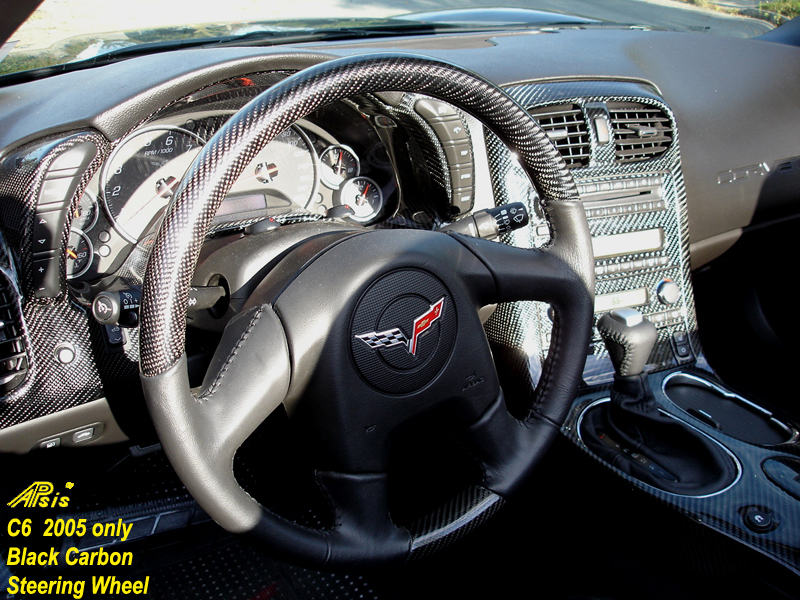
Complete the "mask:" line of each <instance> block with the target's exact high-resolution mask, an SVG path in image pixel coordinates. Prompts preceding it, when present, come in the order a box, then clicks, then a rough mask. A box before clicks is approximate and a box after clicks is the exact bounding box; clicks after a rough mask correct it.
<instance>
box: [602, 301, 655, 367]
mask: <svg viewBox="0 0 800 600" xmlns="http://www.w3.org/2000/svg"><path fill="white" fill-rule="evenodd" d="M597 330H598V331H599V332H600V335H601V336H602V337H603V342H605V344H606V348H607V349H608V355H609V356H610V357H611V363H612V364H613V365H614V370H615V371H616V372H617V375H618V376H620V377H631V376H635V375H640V374H641V373H642V371H644V366H645V365H646V364H647V359H648V358H649V357H650V352H652V351H653V346H655V343H656V339H657V337H658V332H657V331H656V326H655V325H653V324H652V323H651V322H650V321H648V320H647V319H645V318H644V317H643V316H642V313H640V312H639V311H638V310H635V309H633V308H618V309H615V310H612V311H611V312H610V313H606V314H604V315H603V316H602V317H600V318H599V319H598V321H597Z"/></svg>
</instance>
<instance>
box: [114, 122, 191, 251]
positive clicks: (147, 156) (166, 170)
mask: <svg viewBox="0 0 800 600" xmlns="http://www.w3.org/2000/svg"><path fill="white" fill-rule="evenodd" d="M204 143H205V142H204V140H203V139H202V138H200V137H199V136H198V135H196V134H194V133H192V132H191V131H188V130H186V129H180V128H177V127H151V128H148V129H143V130H141V131H138V132H136V133H134V134H133V135H131V136H129V137H128V138H126V139H125V140H123V142H122V143H121V144H120V145H119V146H118V147H117V149H116V150H115V151H114V152H113V153H112V154H111V156H110V157H109V160H108V161H107V162H106V165H105V168H104V170H103V174H102V180H101V189H102V192H103V202H104V204H105V207H106V211H107V212H108V216H109V218H110V219H111V221H112V223H113V225H114V227H115V229H116V230H117V231H118V232H119V233H120V235H121V236H122V237H124V238H125V239H126V240H128V241H129V242H131V243H133V244H135V243H136V241H137V240H138V239H139V237H140V236H141V235H142V234H143V233H145V232H146V231H148V230H149V229H150V227H151V226H152V225H153V224H154V222H155V221H156V220H157V219H158V218H160V217H161V213H162V211H163V208H164V207H165V206H166V205H167V203H168V202H169V200H170V199H171V198H172V194H173V193H174V191H175V188H176V187H177V185H178V183H179V182H180V180H181V178H182V177H183V174H184V173H185V172H186V170H187V169H188V168H189V165H191V164H192V161H193V160H194V158H195V157H196V156H197V154H198V153H199V152H200V148H201V147H202V146H203V144H204Z"/></svg>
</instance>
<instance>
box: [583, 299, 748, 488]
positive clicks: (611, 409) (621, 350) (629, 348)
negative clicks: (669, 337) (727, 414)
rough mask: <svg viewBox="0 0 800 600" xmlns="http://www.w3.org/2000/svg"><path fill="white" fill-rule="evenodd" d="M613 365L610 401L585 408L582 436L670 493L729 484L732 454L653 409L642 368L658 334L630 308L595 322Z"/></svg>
mask: <svg viewBox="0 0 800 600" xmlns="http://www.w3.org/2000/svg"><path fill="white" fill-rule="evenodd" d="M597 329H598V331H599V332H600V335H601V336H602V337H603V341H604V342H605V344H606V348H607V349H608V354H609V357H610V358H611V362H612V364H613V365H614V370H615V375H614V385H613V388H612V390H611V401H610V402H608V403H606V404H601V405H598V406H596V407H595V408H594V409H591V410H588V411H587V413H586V415H585V417H584V419H583V424H582V437H583V439H584V441H585V442H586V444H587V446H589V447H590V448H591V449H592V450H593V451H595V453H597V454H598V455H599V456H601V457H602V458H604V459H605V460H607V461H608V462H609V463H611V464H612V465H613V466H615V467H616V468H618V469H620V470H621V471H623V472H625V473H627V474H629V475H631V476H633V477H635V478H637V479H639V480H641V481H644V482H646V483H649V484H650V485H653V486H655V487H658V488H660V489H662V490H665V491H668V492H672V493H675V494H686V495H692V496H694V495H703V494H708V493H712V492H714V491H718V490H720V489H722V488H724V487H725V486H727V485H728V484H730V483H731V482H732V481H733V479H734V478H735V475H736V466H735V464H734V463H733V461H732V459H731V458H730V457H729V456H728V455H727V454H726V453H725V452H724V451H723V449H722V448H721V447H720V446H718V445H717V444H716V443H715V442H713V441H712V440H711V439H709V438H707V437H706V436H705V435H703V434H702V433H700V432H699V431H697V430H696V429H694V428H693V427H691V426H689V425H688V424H686V423H684V422H683V421H681V420H678V419H676V418H673V417H671V416H669V415H667V414H665V413H663V412H662V411H661V410H659V407H658V403H657V402H656V399H655V396H654V394H653V389H652V388H651V386H650V382H649V381H648V376H647V374H646V373H644V368H645V365H646V364H647V359H648V358H649V356H650V353H651V352H652V350H653V347H654V345H655V343H656V341H657V338H658V332H657V330H656V328H655V325H653V324H652V323H651V322H650V321H648V320H647V319H645V318H644V317H643V316H642V314H641V313H639V312H638V311H636V310H634V309H630V308H625V309H617V310H614V311H612V312H610V313H608V314H605V315H603V316H602V317H600V319H599V320H598V322H597Z"/></svg>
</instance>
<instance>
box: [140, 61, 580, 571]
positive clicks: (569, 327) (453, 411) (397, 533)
mask: <svg viewBox="0 0 800 600" xmlns="http://www.w3.org/2000/svg"><path fill="white" fill-rule="evenodd" d="M378 91H399V92H415V93H420V94H425V95H429V96H433V97H435V98H439V99H441V100H444V101H447V102H450V103H451V104H454V105H455V106H457V107H459V108H461V109H462V110H464V111H466V112H468V113H470V114H472V115H474V116H475V117H476V118H478V119H479V120H481V121H482V122H483V123H484V124H485V125H486V126H487V127H489V128H490V129H491V130H492V131H494V132H495V133H496V134H497V135H498V136H499V137H500V139H501V140H503V141H504V142H505V143H506V144H507V145H508V146H509V147H510V148H511V149H512V150H513V151H514V152H515V153H516V154H517V156H518V157H519V160H520V162H521V164H522V165H523V167H524V168H525V170H526V171H527V173H528V174H529V176H530V178H531V179H532V181H533V183H534V184H535V185H536V187H537V189H538V190H539V192H540V195H541V197H542V205H543V208H544V211H545V212H546V214H547V216H548V220H549V224H550V228H551V231H552V237H553V241H552V243H551V244H550V246H549V247H548V248H546V249H542V250H529V249H520V248H514V247H510V246H507V245H504V244H500V243H496V242H488V241H484V240H480V239H474V238H469V237H466V236H461V235H457V234H448V233H443V232H433V231H418V230H377V231H369V230H358V229H357V228H352V229H353V230H351V231H338V232H335V233H332V234H330V235H316V236H314V237H311V238H309V239H308V240H306V241H304V242H302V243H300V244H298V245H297V246H296V247H295V248H294V249H293V250H291V251H290V252H288V253H287V255H286V256H285V258H283V260H282V261H281V262H280V263H279V264H278V266H276V267H275V268H274V269H273V270H272V271H271V272H270V273H269V274H268V275H267V276H266V277H265V279H264V280H263V281H262V282H261V284H260V285H259V286H258V288H257V289H256V291H255V292H254V293H253V295H252V296H251V298H250V299H249V300H248V303H247V304H246V305H245V308H244V309H243V310H242V311H241V312H240V313H239V314H238V315H237V316H236V317H234V318H233V319H232V320H231V321H230V322H229V323H228V325H227V327H226V329H225V331H224V332H223V335H222V339H221V342H220V344H219V347H218V349H217V351H216V353H215V355H214V357H213V359H212V362H211V365H210V367H209V370H208V374H207V375H206V379H205V381H204V384H203V386H202V389H201V390H199V391H198V390H192V389H190V386H189V380H188V375H187V360H186V356H185V352H184V345H185V332H186V310H187V303H188V291H189V285H190V282H191V279H192V275H193V271H194V267H195V263H196V261H197V257H198V254H199V251H200V248H201V245H202V244H203V240H204V237H205V233H206V231H207V229H208V226H209V224H210V223H211V220H212V219H213V217H214V214H215V212H216V210H217V207H218V206H219V205H220V203H221V202H222V200H223V198H224V197H225V195H226V193H227V191H228V189H229V188H230V187H231V185H232V184H233V182H234V181H236V179H237V178H238V176H239V175H240V174H241V173H242V171H243V170H244V168H245V167H246V166H247V165H248V164H249V163H250V161H251V159H252V158H253V157H254V156H255V155H256V154H257V153H258V152H259V151H260V150H261V149H262V148H263V147H264V146H266V145H267V144H268V143H269V142H270V141H271V140H272V139H274V138H275V137H276V136H277V135H278V134H279V133H280V132H282V131H283V130H285V129H286V128H287V127H288V126H289V125H291V124H292V123H293V122H294V121H296V120H297V119H298V118H300V117H303V116H304V115H306V114H308V113H310V112H311V111H313V110H314V109H316V108H318V107H320V106H323V105H325V104H328V103H330V102H333V101H336V100H340V99H343V98H346V97H349V96H353V95H356V94H364V93H370V92H378ZM593 287H594V267H593V259H592V253H591V243H590V236H589V232H588V226H587V224H586V218H585V215H584V212H583V208H582V206H581V205H580V203H579V201H578V200H577V191H576V188H575V184H574V181H573V180H572V176H571V174H570V172H569V170H568V169H567V167H566V165H565V163H564V161H563V160H562V158H561V156H560V154H559V153H558V152H557V151H556V149H555V148H554V147H553V145H552V144H551V143H550V142H549V140H548V139H547V137H546V135H545V134H544V133H543V132H542V130H541V129H540V128H539V126H538V125H537V124H536V123H535V122H534V121H533V119H532V118H531V117H530V116H529V115H528V114H527V113H526V112H525V110H524V109H522V108H521V107H520V106H519V105H518V104H516V103H515V102H514V101H513V100H511V99H510V98H509V97H508V96H507V95H506V94H505V93H504V92H503V91H502V90H500V89H499V88H497V87H496V86H494V85H493V84H491V83H489V82H488V81H486V80H484V79H482V78H480V77H479V76H477V75H475V74H472V73H470V72H468V71H466V70H464V69H461V68H460V67H456V66H453V65H450V64H447V63H444V62H439V61H434V60H430V59H426V58H421V57H416V56H412V55H404V54H381V55H366V56H361V57H353V58H344V59H338V60H332V61H330V62H326V63H323V64H320V65H317V66H314V67H311V68H308V69H306V70H303V71H300V72H298V73H296V74H294V75H293V76H291V77H289V78H287V79H285V80H284V81H282V82H281V83H279V84H277V85H275V86H274V87H272V88H270V89H268V90H266V91H265V92H264V93H262V94H261V95H260V96H258V97H257V98H256V99H254V100H253V101H252V102H250V103H249V104H248V105H247V106H245V107H244V108H243V109H242V110H240V111H239V113H237V114H236V115H235V116H234V117H233V118H231V119H230V120H229V121H228V122H227V123H226V124H225V125H224V126H223V127H222V129H221V130H220V131H219V132H218V133H217V134H216V135H215V136H214V137H213V138H212V139H211V140H210V141H209V142H208V144H206V146H205V147H204V148H203V150H202V151H201V152H200V154H199V155H198V157H197V158H196V160H195V161H194V163H193V165H192V166H191V167H190V169H189V171H188V173H187V175H186V177H185V178H184V179H183V181H182V183H181V184H180V187H179V189H178V190H177V192H176V195H175V199H174V201H173V202H172V203H171V204H170V206H169V208H168V211H167V213H166V215H165V218H164V220H163V223H162V225H161V229H160V231H159V233H158V236H157V239H156V242H155V244H154V246H153V249H152V253H151V255H150V258H149V262H148V266H147V271H146V277H145V282H144V288H143V294H142V302H141V336H140V356H141V359H140V368H141V379H142V383H143V386H144V392H145V397H146V400H147V404H148V408H149V411H150V414H151V416H152V419H153V422H154V425H155V427H156V430H157V432H158V435H159V437H160V439H161V442H162V445H163V448H164V450H165V452H166V454H167V456H168V458H169V460H170V462H171V463H172V465H173V467H174V468H175V471H176V472H177V473H178V475H179V477H180V478H181V480H182V481H183V483H184V484H185V486H186V487H187V489H188V490H189V492H190V493H191V494H192V495H193V496H194V498H195V499H196V500H197V502H198V503H199V504H200V506H201V507H202V508H203V509H205V511H206V512H207V513H208V514H209V515H210V516H211V517H212V518H213V519H214V520H215V521H216V522H217V523H219V524H220V525H221V526H222V527H224V528H225V529H227V530H228V531H230V532H234V533H241V534H247V535H249V536H251V537H253V538H254V539H255V540H257V542H258V543H259V544H260V545H261V546H262V547H263V548H265V549H266V550H268V551H270V552H272V553H273V554H275V555H277V556H278V557H280V558H282V559H284V560H289V561H295V562H300V563H303V564H308V565H312V566H315V567H318V568H319V567H328V568H339V567H346V566H364V565H377V564H386V563H391V562H395V561H403V560H406V559H408V558H409V557H416V556H420V555H424V554H426V553H428V552H430V551H432V550H434V549H436V548H439V547H441V546H442V545H443V544H445V543H446V542H448V541H451V540H452V539H455V538H457V537H459V536H460V535H462V534H463V533H464V532H466V531H469V530H471V529H472V528H474V527H475V526H476V524H478V523H480V522H482V521H484V520H485V519H486V518H488V517H489V516H490V515H492V514H494V513H495V512H496V511H497V509H498V508H499V507H500V506H502V504H503V503H504V501H505V499H506V498H507V497H508V496H509V495H510V494H511V493H512V492H513V491H514V489H515V488H516V487H517V486H518V485H519V484H520V482H521V481H523V480H524V479H525V477H526V476H527V475H528V474H529V473H530V471H531V470H532V469H533V467H534V466H535V465H536V464H537V461H538V460H539V459H540V457H541V456H542V455H543V453H544V452H545V450H546V449H547V447H548V446H549V445H550V443H551V442H552V441H553V439H554V438H555V436H556V434H557V432H558V430H559V427H560V425H561V423H562V422H563V420H564V418H565V416H566V413H567V411H568V408H569V405H570V402H571V400H572V399H573V397H574V394H575V391H576V389H577V385H578V383H579V382H580V378H581V373H582V368H583V363H584V359H585V355H586V349H587V347H588V343H589V335H590V331H591V326H592V315H593ZM518 300H539V301H544V302H548V303H550V304H551V305H552V306H553V307H554V312H555V318H554V328H553V335H552V343H551V346H550V350H549V353H548V358H547V360H546V362H545V365H544V368H543V372H542V375H541V379H540V382H539V384H538V386H537V389H536V391H535V394H533V395H532V398H533V401H532V403H531V405H530V406H529V407H528V410H527V415H526V416H525V418H523V419H517V418H515V417H513V416H512V415H511V414H509V412H508V411H507V409H506V405H505V401H504V398H503V394H502V390H501V387H500V384H499V381H498V377H497V374H496V371H495V367H494V363H493V359H492V355H491V351H490V348H489V345H488V342H487V339H486V336H485V333H484V330H483V327H482V324H481V321H480V319H479V317H478V309H479V308H480V307H482V306H485V305H488V304H494V303H499V302H512V301H518ZM282 403H283V404H284V405H285V406H286V408H287V411H288V412H289V414H290V417H291V418H293V419H297V420H298V422H299V423H300V424H301V426H302V427H306V428H309V429H308V431H309V432H310V434H311V435H310V437H311V438H312V439H313V440H314V456H315V458H316V459H317V460H316V464H315V467H316V473H315V474H316V480H317V483H318V484H319V486H320V487H321V489H322V490H323V492H324V494H325V495H326V497H327V499H328V502H329V503H330V505H331V507H332V508H333V512H334V516H335V525H334V526H333V527H332V528H331V529H327V530H323V529H313V528H309V527H306V526H301V525H299V524H297V523H294V522H292V521H290V520H288V519H285V518H283V517H281V516H279V515H277V514H275V513H273V512H271V511H270V510H268V509H266V508H264V507H262V506H261V505H259V504H258V503H257V502H256V500H255V499H253V498H252V497H251V496H250V495H248V494H247V493H246V492H245V491H244V490H243V489H242V488H241V487H240V486H239V484H238V483H237V482H236V480H235V478H234V474H233V457H234V454H235V452H236V450H237V448H238V447H239V446H240V445H241V444H242V443H243V442H244V441H245V440H246V439H247V438H248V437H249V436H250V435H251V434H252V433H253V431H254V430H255V429H256V427H257V426H258V425H259V424H260V423H261V422H262V421H263V420H264V419H265V418H266V417H267V416H268V415H270V414H271V413H272V412H273V411H274V410H275V409H276V408H277V407H279V406H280V405H281V404H282ZM434 413H435V414H438V415H445V418H446V419H447V420H448V421H449V423H451V424H452V426H453V428H454V429H455V430H457V431H458V432H459V437H460V440H461V441H462V443H463V444H464V445H465V446H467V448H468V449H469V451H470V454H471V455H472V456H473V457H474V458H475V460H476V461H477V462H478V464H479V465H480V467H481V471H482V478H481V481H477V482H475V485H473V486H471V487H470V488H469V489H468V490H467V491H465V492H464V493H463V494H461V495H459V496H458V497H456V498H453V499H452V501H451V502H450V503H449V504H447V505H446V506H444V507H442V508H441V509H440V510H437V511H436V512H434V513H433V514H431V515H428V516H427V517H425V518H424V519H422V520H421V521H420V523H419V525H418V526H417V527H416V528H414V529H413V530H411V531H409V530H407V529H403V528H401V527H398V526H397V525H395V524H394V523H393V522H392V519H391V516H390V514H389V509H388V501H387V474H386V470H387V455H388V451H389V448H390V446H391V442H392V439H393V435H394V434H395V433H396V432H397V431H398V430H399V429H400V428H402V427H403V426H404V425H406V424H408V423H409V422H410V421H412V420H415V419H420V418H425V417H426V416H429V415H432V414H434Z"/></svg>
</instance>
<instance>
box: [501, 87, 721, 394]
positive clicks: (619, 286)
mask: <svg viewBox="0 0 800 600" xmlns="http://www.w3.org/2000/svg"><path fill="white" fill-rule="evenodd" d="M620 90H629V91H630V92H632V93H633V92H635V93H636V95H631V96H620V95H619V92H620ZM508 91H509V93H510V94H511V95H512V97H514V98H515V99H516V100H517V101H519V102H520V103H521V104H523V105H524V106H526V107H533V106H537V107H539V106H548V105H552V104H560V103H564V102H569V103H575V104H577V105H579V106H580V107H581V108H582V110H583V111H584V112H585V113H586V115H587V120H589V119H592V118H607V113H605V109H604V108H602V107H603V106H604V103H606V102H611V101H630V102H639V103H642V104H646V105H650V106H654V107H658V108H660V109H661V110H663V111H664V112H665V113H666V114H667V115H669V117H670V119H671V122H672V125H673V130H674V138H673V143H672V144H671V146H670V147H669V149H668V150H667V151H666V152H665V153H664V154H663V155H661V156H660V157H658V158H655V159H651V160H645V161H640V162H632V163H624V164H623V163H619V162H617V161H616V160H615V157H614V144H613V143H611V144H599V142H598V140H597V136H596V132H595V130H594V128H592V127H590V128H589V132H590V143H591V150H592V160H591V162H590V164H589V165H588V166H586V167H582V168H576V169H573V174H574V175H575V179H576V183H577V185H578V189H579V192H580V191H582V190H583V189H584V188H585V185H586V184H590V185H594V186H596V187H599V186H600V185H601V184H608V185H609V189H612V188H611V186H612V185H613V183H614V182H616V181H624V180H632V179H633V180H635V179H639V180H642V179H646V178H648V177H649V178H653V177H656V176H657V177H659V178H660V181H661V183H660V184H659V186H658V187H660V188H661V199H662V200H663V201H664V208H663V209H662V210H649V211H641V212H636V213H634V214H619V215H604V216H594V215H592V214H589V215H587V216H588V221H589V228H590V230H591V233H592V236H593V237H595V236H608V235H614V234H620V233H627V232H631V231H642V230H650V229H659V228H660V229H662V230H663V232H664V238H665V242H666V243H665V245H664V248H663V249H662V250H658V251H652V252H645V253H639V254H637V255H635V258H636V259H638V260H642V261H644V262H645V265H646V263H647V261H648V259H652V260H653V261H655V263H656V264H654V265H652V266H643V267H641V268H637V269H635V270H633V271H624V270H622V269H621V268H620V266H619V265H624V264H625V263H626V262H629V261H630V260H631V257H630V256H625V257H618V258H610V259H605V260H601V261H598V263H597V264H598V267H604V268H605V272H600V271H598V272H597V274H596V294H597V295H598V296H601V295H608V294H615V293H619V292H621V291H626V290H635V289H640V290H641V289H644V290H647V291H648V300H647V303H646V304H645V305H640V306H639V309H640V310H641V311H642V312H643V313H644V314H645V315H646V316H653V315H659V314H665V313H672V312H673V311H677V312H678V313H679V314H680V316H679V317H677V318H673V319H670V320H669V321H667V320H665V321H664V322H663V323H660V324H659V339H658V343H657V345H656V348H655V349H654V351H653V353H652V354H651V357H650V361H649V364H650V367H649V368H652V369H654V370H658V369H665V368H670V367H673V366H675V365H677V364H678V362H677V359H676V357H675V354H674V351H673V346H672V342H671V338H672V336H673V334H675V333H678V332H684V333H686V334H688V336H689V339H690V342H691V346H692V350H693V358H695V359H697V362H698V364H700V365H701V366H704V367H706V363H705V359H704V358H703V355H702V349H701V346H700V340H699V335H698V333H697V320H696V316H695V310H694V296H693V292H692V285H691V277H690V268H691V265H690V261H689V239H688V217H687V212H686V193H685V190H684V184H683V174H682V171H681V169H680V144H679V138H678V128H677V123H676V120H675V117H674V115H673V113H672V112H671V110H670V109H669V107H668V106H666V105H665V104H664V102H663V101H661V100H659V99H658V97H657V95H656V94H655V93H654V91H653V90H652V88H649V87H648V86H645V85H639V84H632V83H611V82H575V83H556V84H538V85H522V86H516V87H513V88H509V90H508ZM599 92H607V93H608V94H609V95H608V96H598V95H594V94H597V93H599ZM586 94H592V95H588V96H587V95H586ZM612 94H613V95H612ZM604 115H605V116H604ZM487 152H488V158H489V162H490V168H491V171H492V174H493V187H494V191H495V198H496V202H497V204H504V203H507V202H515V201H518V202H526V203H527V204H528V206H529V209H530V212H531V214H532V215H535V216H534V217H533V218H532V224H531V226H530V227H528V228H525V229H521V230H519V231H516V232H511V233H509V234H506V236H505V238H504V239H503V241H505V242H506V243H510V244H513V245H516V246H521V247H539V246H542V245H545V244H546V243H547V241H548V239H549V236H548V235H545V236H542V234H541V233H540V232H539V231H540V230H541V228H542V227H546V221H545V219H544V218H543V217H542V216H541V211H540V210H536V204H537V195H536V192H535V190H534V189H533V188H532V187H531V185H530V183H529V181H528V179H527V177H526V176H525V174H524V172H523V171H522V170H521V169H520V168H519V166H518V165H517V164H516V163H515V162H514V161H513V160H511V159H510V157H509V154H508V151H507V150H506V149H505V147H504V145H503V144H502V143H501V142H499V140H497V139H496V138H494V137H493V136H491V135H490V136H489V138H488V139H487ZM585 200H591V198H585ZM610 203H611V204H613V201H611V202H610ZM599 204H601V202H598V205H599ZM612 269H613V270H614V272H611V271H612ZM665 279H671V280H673V281H676V282H677V283H678V284H679V286H680V288H681V298H680V301H679V302H678V303H677V304H675V305H672V306H664V305H662V304H661V303H660V302H659V300H658V298H657V295H656V293H655V290H656V288H657V286H658V284H659V283H660V282H661V281H662V280H665ZM665 316H666V315H665ZM653 318H657V317H653ZM486 329H487V334H488V335H489V337H490V340H492V341H493V342H496V343H499V344H502V345H503V346H505V347H509V348H511V349H512V354H514V355H516V356H518V357H519V360H520V361H521V362H520V363H519V365H518V366H517V367H516V368H515V370H516V371H519V372H520V373H522V372H523V371H527V372H530V373H531V377H532V380H533V381H534V382H535V381H538V377H539V375H540V373H541V368H542V363H543V361H544V359H545V356H546V355H547V349H548V347H549V345H550V343H549V339H550V335H551V329H552V323H551V321H550V319H549V317H548V307H547V306H546V305H543V304H534V303H517V304H515V305H512V306H510V307H500V309H499V310H498V311H497V312H496V313H495V315H493V316H492V318H491V319H490V320H489V321H488V322H487V328H486ZM612 376H613V367H612V365H611V362H610V360H609V359H608V354H607V352H606V349H605V346H604V345H603V344H602V342H601V339H600V337H599V335H598V334H597V333H596V332H595V334H594V335H593V349H592V351H591V353H590V355H589V359H588V360H587V366H586V368H585V370H584V380H585V382H586V384H588V385H594V384H601V383H604V382H608V381H610V380H611V378H612Z"/></svg>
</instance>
